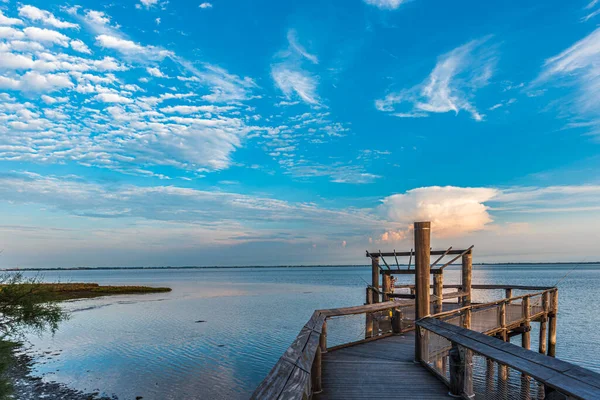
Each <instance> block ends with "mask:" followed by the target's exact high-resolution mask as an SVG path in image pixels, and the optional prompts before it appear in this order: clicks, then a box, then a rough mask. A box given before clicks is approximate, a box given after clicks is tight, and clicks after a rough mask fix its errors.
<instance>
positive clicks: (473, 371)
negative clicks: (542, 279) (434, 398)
mask: <svg viewBox="0 0 600 400" xmlns="http://www.w3.org/2000/svg"><path fill="white" fill-rule="evenodd" d="M482 286H485V287H486V289H506V293H507V295H509V294H512V289H510V288H509V287H508V286H496V285H482ZM474 288H475V285H474ZM514 288H518V289H519V290H523V289H521V287H514ZM528 288H529V289H532V287H528ZM482 289H483V288H482ZM536 289H544V290H542V291H540V292H536V293H531V294H526V295H522V296H515V297H510V298H504V299H501V300H497V301H493V302H489V303H484V304H472V305H469V306H466V307H460V305H459V304H454V305H448V307H449V308H451V309H450V310H448V311H443V312H440V313H437V314H434V315H432V316H431V317H428V318H425V319H422V320H420V321H417V322H416V326H418V335H420V336H421V339H420V350H421V351H420V352H417V354H419V353H420V357H419V356H418V357H419V359H418V360H416V361H418V362H420V363H421V364H422V365H423V366H424V367H426V368H427V369H429V370H430V371H431V372H432V373H434V374H435V375H436V376H437V377H438V378H440V379H441V380H442V382H444V383H445V384H446V385H448V387H449V390H450V393H452V394H453V395H454V396H456V397H463V398H467V399H473V398H482V399H485V398H489V397H487V393H492V394H491V396H492V397H494V396H496V395H499V396H501V397H500V398H524V399H530V398H531V399H544V398H548V399H550V398H556V399H561V398H566V397H557V396H559V395H560V394H561V393H564V394H566V395H568V396H571V398H579V399H591V398H600V375H598V374H595V373H593V372H591V371H587V370H585V369H583V368H580V367H576V366H574V365H572V364H569V363H566V362H563V361H560V362H559V364H556V362H558V360H556V359H554V358H552V357H548V356H546V355H542V354H538V353H535V352H532V351H529V350H526V349H523V348H521V347H518V346H515V345H512V344H510V343H506V342H504V341H502V340H498V339H495V338H491V337H489V336H490V335H494V336H497V337H499V338H501V339H504V340H505V341H506V340H507V338H508V334H509V332H513V331H518V330H519V329H525V330H526V329H527V327H528V326H529V323H530V322H531V321H534V320H543V319H547V318H548V316H552V312H553V309H552V307H551V301H550V297H551V296H553V293H555V292H556V289H555V288H540V287H536V288H535V289H533V290H536ZM434 302H435V300H433V301H432V303H434ZM444 306H446V303H444ZM344 318H351V320H350V321H345V323H341V324H339V326H337V327H336V329H335V330H334V332H335V333H334V332H332V331H331V328H332V327H335V324H336V323H338V322H339V321H341V320H343V319H344ZM328 325H329V326H328ZM413 329H415V321H414V302H413V301H407V300H404V301H387V302H383V303H375V304H367V305H362V306H355V307H347V308H337V309H325V310H317V311H315V312H314V313H313V315H312V317H311V319H310V320H309V321H308V322H307V323H306V325H305V326H304V327H303V328H302V330H301V331H300V334H299V335H298V336H297V337H296V339H295V340H294V342H293V343H292V345H291V346H290V347H289V348H288V349H287V350H286V352H285V353H284V355H283V356H282V357H281V358H280V359H279V361H278V362H277V363H276V364H275V366H274V367H273V369H272V370H271V371H270V372H269V374H268V375H267V377H266V378H265V379H264V380H263V381H262V382H261V384H260V385H259V386H258V388H257V389H256V390H255V392H254V393H253V395H252V397H251V398H252V399H310V398H311V397H312V395H313V394H314V393H319V392H320V391H321V390H322V384H321V357H322V354H323V353H325V352H327V351H335V350H337V349H341V348H344V347H349V346H354V345H357V344H360V343H366V342H369V341H373V340H379V339H383V338H386V337H389V336H391V335H395V334H402V333H403V332H406V331H408V330H413ZM527 332H529V331H527ZM455 337H456V338H455ZM482 338H483V339H482ZM489 341H492V342H494V343H495V346H492V345H491V342H489ZM328 342H329V346H328ZM479 343H484V344H483V345H482V344H479ZM332 344H333V345H332ZM482 346H487V347H482ZM515 349H518V350H515ZM515 352H517V354H518V355H515ZM527 357H534V358H535V360H536V362H529V363H526V362H524V361H523V359H526V358H527ZM544 363H547V364H548V365H551V366H556V367H555V368H553V367H547V368H546V369H543V365H544ZM490 365H491V366H490ZM557 365H558V366H557ZM494 368H495V369H497V376H496V375H494V374H495V372H494V371H495V370H494ZM548 368H549V369H548ZM490 371H492V372H490ZM511 371H512V372H511ZM569 371H571V373H572V374H580V375H581V376H583V377H585V379H588V378H590V377H591V378H593V379H595V381H594V382H597V383H598V386H597V387H596V386H593V385H592V386H590V387H587V386H586V387H585V389H582V390H574V389H573V387H574V385H575V386H576V385H577V384H578V382H579V381H574V379H576V377H572V376H570V375H569V374H567V373H566V372H569ZM517 372H518V378H519V379H517V378H516V376H517V375H515V373H517ZM490 375H494V376H496V377H495V378H491V377H490ZM399 378H401V377H390V379H399ZM588 386H589V385H588ZM527 388H528V389H527ZM586 390H587V391H586ZM594 390H595V391H594ZM551 392H554V394H552V396H553V397H550V396H551ZM591 393H593V394H594V396H595V397H594V396H591V395H590V394H591ZM544 396H545V397H544ZM494 398H495V397H494Z"/></svg>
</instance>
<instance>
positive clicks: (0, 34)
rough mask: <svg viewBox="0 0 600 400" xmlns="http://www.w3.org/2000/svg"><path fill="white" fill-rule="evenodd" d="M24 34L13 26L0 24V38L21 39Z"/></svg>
mask: <svg viewBox="0 0 600 400" xmlns="http://www.w3.org/2000/svg"><path fill="white" fill-rule="evenodd" d="M24 37H25V34H24V33H23V32H22V31H20V30H18V29H15V28H11V27H9V26H0V39H22V38H24Z"/></svg>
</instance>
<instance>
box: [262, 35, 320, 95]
mask: <svg viewBox="0 0 600 400" xmlns="http://www.w3.org/2000/svg"><path fill="white" fill-rule="evenodd" d="M287 40H288V48H287V49H286V50H284V51H280V52H279V53H278V54H277V55H276V59H277V62H275V63H274V64H272V65H271V77H272V78H273V81H274V82H275V85H276V86H277V87H278V88H279V89H280V90H281V91H282V92H283V94H284V95H285V97H286V98H287V99H288V100H292V99H293V98H299V99H301V100H302V101H304V102H305V103H308V104H312V105H317V104H319V102H320V99H319V95H318V93H317V87H318V83H319V77H318V75H316V74H315V73H312V72H311V71H310V70H309V69H307V68H306V67H305V66H304V62H305V61H309V62H310V63H311V64H318V62H319V60H318V58H317V56H316V55H314V54H311V53H309V52H308V51H307V50H306V49H305V48H304V47H303V46H302V45H301V44H300V43H299V40H298V37H297V33H296V31H295V30H293V29H290V30H289V31H288V34H287Z"/></svg>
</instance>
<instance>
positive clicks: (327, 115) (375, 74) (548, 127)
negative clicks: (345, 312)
mask: <svg viewBox="0 0 600 400" xmlns="http://www.w3.org/2000/svg"><path fill="white" fill-rule="evenodd" d="M596 3H598V4H596ZM0 10H1V11H2V13H1V14H0V119H1V120H2V123H1V124H0V181H1V182H0V213H1V214H0V215H1V216H2V223H1V225H0V247H2V248H3V249H4V252H3V253H2V256H1V257H0V266H3V267H14V266H103V265H213V264H218V265H234V264H318V263H328V264H329V263H361V262H364V259H363V258H364V250H365V249H371V250H377V249H380V248H381V249H392V248H396V249H408V248H410V247H411V245H412V244H411V231H410V224H411V222H412V221H414V220H425V219H427V220H431V221H432V222H433V227H434V244H435V246H436V247H447V246H449V245H453V246H455V247H460V246H467V245H470V244H475V246H476V254H477V256H478V257H479V260H480V261H520V260H523V261H564V260H584V261H592V260H597V259H600V253H599V250H598V248H597V243H596V242H597V238H598V234H597V232H596V231H595V227H596V226H597V225H598V223H599V222H600V184H599V182H598V181H599V179H598V172H597V171H598V167H599V166H600V156H599V149H600V143H599V140H598V138H599V136H600V67H599V65H600V28H599V27H598V24H599V23H600V2H597V1H591V0H588V1H571V2H564V1H537V2H535V1H532V2H528V3H527V4H526V5H523V3H522V2H517V1H502V2H493V1H486V2H481V1H459V2H441V1H438V2H434V1H428V0H412V1H402V0H345V1H285V2H274V1H253V2H247V1H246V2H243V1H233V0H213V1H210V2H201V1H200V2H191V1H178V0H170V1H161V0H130V1H121V2H114V3H107V2H104V1H102V2H100V1H86V2H79V3H72V2H62V1H59V2H52V1H43V2H41V1H26V2H15V1H12V0H11V1H2V2H1V3H0Z"/></svg>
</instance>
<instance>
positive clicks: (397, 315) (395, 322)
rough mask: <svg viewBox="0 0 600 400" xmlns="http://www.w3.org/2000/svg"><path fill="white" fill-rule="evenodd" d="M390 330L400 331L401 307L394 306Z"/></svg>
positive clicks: (396, 332)
mask: <svg viewBox="0 0 600 400" xmlns="http://www.w3.org/2000/svg"><path fill="white" fill-rule="evenodd" d="M392 332H394V333H395V334H398V333H402V309H400V308H395V309H394V314H393V316H392Z"/></svg>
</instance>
